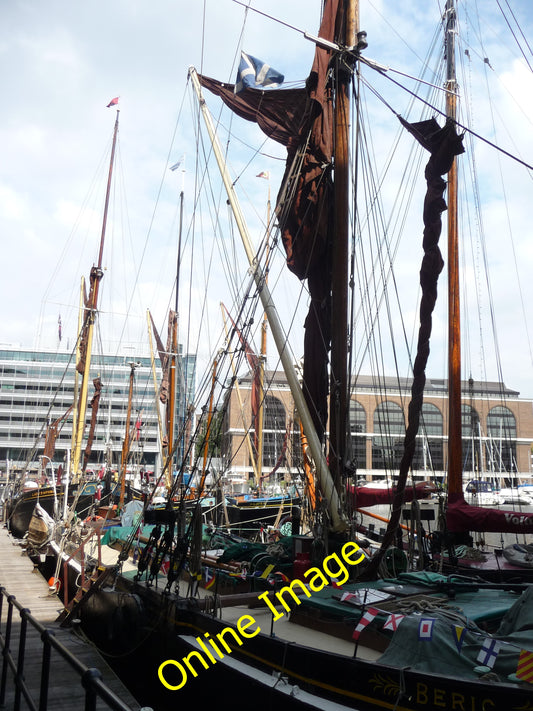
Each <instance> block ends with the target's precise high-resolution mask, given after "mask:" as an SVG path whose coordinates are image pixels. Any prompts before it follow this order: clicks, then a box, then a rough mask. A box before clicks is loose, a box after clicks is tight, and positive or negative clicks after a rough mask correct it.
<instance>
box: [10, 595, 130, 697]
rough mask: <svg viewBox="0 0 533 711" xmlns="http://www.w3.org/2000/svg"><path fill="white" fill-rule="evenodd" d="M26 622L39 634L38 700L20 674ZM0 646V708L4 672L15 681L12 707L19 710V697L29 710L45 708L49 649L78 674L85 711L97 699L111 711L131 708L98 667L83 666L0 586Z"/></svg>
mask: <svg viewBox="0 0 533 711" xmlns="http://www.w3.org/2000/svg"><path fill="white" fill-rule="evenodd" d="M4 599H6V600H7V605H8V609H7V618H6V624H5V631H4V632H3V631H2V624H1V623H2V619H3V614H2V613H3V605H4ZM15 608H16V609H17V610H18V611H19V613H20V633H19V636H18V652H17V655H16V658H15V656H14V654H12V653H11V645H12V632H13V610H14V609H15ZM28 623H29V624H30V625H31V626H32V627H33V628H34V629H35V630H37V632H38V633H39V634H40V637H41V642H42V662H41V680H40V690H39V700H38V701H36V700H35V699H34V698H33V697H32V696H31V694H30V691H29V687H28V684H27V683H26V679H25V676H24V662H25V656H26V636H27V629H28ZM0 646H1V649H2V657H3V660H2V676H1V677H0V709H4V708H5V702H6V691H7V684H8V673H9V672H11V674H12V677H10V679H11V683H14V684H15V692H14V701H13V706H12V708H13V710H14V711H19V710H20V709H21V703H22V699H24V701H25V702H26V704H27V707H28V708H29V709H31V711H46V710H47V709H48V702H49V689H50V684H49V682H50V663H51V658H52V649H54V650H55V651H56V652H57V653H58V654H59V655H60V656H61V657H62V658H63V659H64V660H65V661H66V662H67V663H68V664H69V665H70V667H71V668H72V669H73V670H74V672H75V673H76V674H77V675H78V676H79V683H80V685H81V686H83V688H84V689H85V706H84V709H85V711H95V709H96V703H97V700H98V699H100V700H102V701H103V702H104V703H105V704H106V705H107V707H108V708H109V709H112V710H113V711H132V707H131V706H129V705H128V704H126V703H124V702H123V701H122V700H121V699H120V698H119V697H118V696H117V695H116V694H115V693H114V692H113V691H112V690H111V689H110V688H109V687H108V686H107V685H106V684H105V682H104V681H103V679H102V674H101V672H100V671H99V670H98V669H95V668H89V667H87V666H85V664H83V663H82V662H80V660H79V659H78V658H77V657H76V656H75V655H74V654H72V652H70V651H69V650H68V649H67V648H66V647H65V646H64V645H63V644H62V643H61V642H60V641H59V640H57V639H56V638H55V636H54V631H53V630H52V629H47V628H45V627H43V625H41V624H40V622H38V621H37V620H36V619H35V618H34V617H33V616H32V615H31V613H30V611H29V610H28V609H27V608H24V607H22V605H21V604H20V603H19V602H17V600H16V598H15V596H14V595H9V594H8V592H7V590H6V589H5V588H4V587H0Z"/></svg>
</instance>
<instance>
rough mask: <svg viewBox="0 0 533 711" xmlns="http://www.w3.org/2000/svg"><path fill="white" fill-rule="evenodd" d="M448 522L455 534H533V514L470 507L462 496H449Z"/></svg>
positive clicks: (449, 527) (450, 529) (449, 528)
mask: <svg viewBox="0 0 533 711" xmlns="http://www.w3.org/2000/svg"><path fill="white" fill-rule="evenodd" d="M446 522H447V525H448V530H449V531H453V532H461V531H490V532H495V533H533V513H524V512H523V511H503V510H500V509H490V508H484V507H481V506H470V505H469V504H467V503H466V501H465V500H464V497H463V495H462V494H455V495H454V494H450V495H449V498H448V511H447V514H446Z"/></svg>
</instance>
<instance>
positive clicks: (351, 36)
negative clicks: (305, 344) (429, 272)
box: [329, 0, 359, 488]
mask: <svg viewBox="0 0 533 711" xmlns="http://www.w3.org/2000/svg"><path fill="white" fill-rule="evenodd" d="M358 27H359V0H342V1H341V2H340V3H339V10H338V16H337V28H338V30H337V31H338V32H341V33H342V35H341V36H339V38H338V41H339V44H341V45H344V46H346V47H353V46H354V45H355V40H356V36H357V32H358ZM343 59H344V58H343V56H342V54H340V55H339V56H338V59H337V67H336V78H335V82H336V87H335V114H334V121H335V124H334V131H335V149H334V187H335V203H334V204H335V208H334V209H335V218H334V235H333V247H332V249H333V251H332V294H331V334H332V335H331V375H330V411H329V422H330V425H329V427H330V447H329V462H330V471H331V474H332V476H333V478H334V480H335V483H336V486H337V488H340V483H341V478H342V471H343V467H344V460H345V455H346V412H347V393H348V373H347V368H348V363H347V360H348V347H347V343H348V242H349V190H350V165H349V132H350V79H351V71H349V67H347V66H344V65H343Z"/></svg>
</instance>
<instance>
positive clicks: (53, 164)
mask: <svg viewBox="0 0 533 711" xmlns="http://www.w3.org/2000/svg"><path fill="white" fill-rule="evenodd" d="M252 4H253V6H254V7H256V8H258V9H260V10H262V11H264V12H266V13H268V14H270V15H272V16H275V17H278V18H279V19H281V20H283V21H284V22H285V23H287V24H288V25H292V26H293V27H295V28H298V29H301V30H308V31H310V32H315V31H316V30H317V27H318V18H319V9H320V2H319V0H291V2H282V1H281V0H268V2H267V0H263V1H261V0H253V3H252ZM360 5H361V27H362V28H363V29H365V30H367V31H368V40H369V48H368V50H367V56H369V57H372V58H375V59H377V60H378V61H380V62H382V63H384V64H386V65H389V66H392V67H394V68H398V69H402V70H405V71H407V73H412V74H418V73H419V71H420V68H421V66H422V64H423V61H424V57H425V55H426V52H427V49H428V46H429V43H430V40H431V37H432V36H433V34H434V32H435V30H436V27H437V23H438V20H439V16H440V11H441V9H442V6H443V2H442V1H439V0H405V1H404V2H402V3H398V2H397V0H368V1H367V0H361V3H360ZM460 5H461V8H460V9H461V10H462V9H463V6H465V9H466V11H467V13H468V14H466V15H464V18H465V19H464V25H462V26H461V29H462V30H463V29H464V30H465V31H466V33H467V34H466V35H465V37H466V40H465V41H466V42H467V43H468V44H465V45H462V49H461V51H462V55H461V56H462V59H461V63H463V64H464V63H465V62H466V65H465V68H466V71H467V74H470V75H471V77H472V76H477V74H475V73H476V72H479V77H480V79H479V80H473V81H472V84H473V87H474V89H476V91H479V93H481V90H482V89H485V88H487V87H489V88H490V89H491V92H492V101H493V103H492V108H491V109H489V108H485V107H483V108H479V109H478V108H477V104H474V103H472V104H471V105H469V104H466V105H465V107H464V111H465V112H467V111H468V112H471V114H472V118H473V119H474V124H475V128H476V130H477V131H478V132H479V133H480V134H481V135H484V136H485V135H486V136H487V137H490V138H491V140H496V141H497V142H498V143H499V144H500V145H502V146H504V147H505V149H506V150H508V151H509V152H511V153H517V154H518V153H519V154H520V155H521V157H522V158H523V159H524V160H525V161H526V162H527V163H529V164H533V140H532V136H533V130H532V125H531V123H532V120H533V98H532V97H533V83H532V72H531V68H530V67H529V66H528V64H527V61H526V60H525V59H524V58H523V57H520V53H519V50H518V48H517V46H516V44H515V42H514V40H513V39H512V38H510V35H509V33H508V28H507V27H506V24H505V21H504V19H503V17H502V15H501V14H500V11H499V8H498V3H497V2H496V0H494V1H493V0H483V2H479V1H478V2H474V1H470V2H467V3H460ZM500 5H501V6H502V7H504V8H505V9H506V10H508V8H509V7H510V8H512V10H513V13H514V17H515V18H516V20H517V21H518V22H519V25H520V27H521V28H522V30H523V32H524V34H525V36H526V37H527V38H528V39H530V40H533V5H532V4H531V2H530V0H500ZM478 13H479V15H482V14H483V17H479V18H478ZM244 17H245V10H244V8H243V7H242V6H241V5H239V4H237V3H235V2H233V1H232V0H205V2H203V0H193V1H192V2H184V1H183V0H157V1H156V2H151V3H146V2H141V1H140V0H113V1H111V2H110V1H109V0H93V1H92V2H90V3H83V4H81V3H73V2H67V0H48V1H47V2H46V3H39V2H35V0H10V2H4V3H2V4H1V7H0V62H1V65H2V78H3V81H2V98H1V104H2V112H1V114H0V146H1V150H2V160H1V161H0V233H1V235H2V246H3V259H2V264H3V270H2V277H1V281H0V293H1V296H2V298H1V300H0V323H1V332H0V342H2V343H10V344H17V345H21V346H24V347H32V346H34V345H42V346H46V347H51V348H54V347H56V346H57V320H58V316H59V314H61V318H62V323H63V343H62V346H63V347H65V345H66V343H65V340H66V339H70V342H71V344H72V340H73V337H74V333H75V323H76V309H77V302H78V296H77V290H78V286H79V280H80V277H81V275H82V274H85V275H88V271H89V268H90V266H91V264H92V262H93V260H94V259H95V257H96V250H97V243H98V239H99V234H100V219H101V217H100V215H101V208H102V204H103V192H102V191H103V189H104V187H105V171H106V168H105V161H106V159H107V151H108V149H109V142H110V138H111V133H112V128H113V122H114V116H115V112H114V109H107V108H106V104H107V103H108V102H109V100H110V99H112V98H113V97H115V96H120V109H121V114H120V122H121V128H120V150H119V160H118V164H117V175H118V186H119V188H120V190H119V188H117V193H116V195H114V197H113V205H112V208H113V210H116V211H119V208H118V204H119V202H120V205H121V207H120V212H121V223H122V224H123V225H125V227H122V228H121V230H120V231H119V230H118V228H116V227H115V226H114V225H115V223H114V221H113V220H111V221H110V230H109V232H110V235H109V239H110V242H109V241H108V244H111V246H109V247H107V248H106V250H107V251H106V256H105V258H104V262H105V266H106V276H105V279H104V282H103V288H102V290H103V295H102V298H103V309H104V311H107V312H109V313H110V312H113V313H116V314H117V320H116V321H113V322H112V326H111V329H110V330H111V331H112V338H111V341H112V342H113V345H112V346H111V347H113V348H114V347H118V346H117V343H118V340H119V339H120V337H121V329H122V326H121V325H120V323H121V321H120V318H121V317H122V315H123V314H124V313H125V311H126V310H127V309H130V310H131V311H132V313H133V314H134V319H136V321H135V324H136V325H135V329H136V331H135V335H133V336H132V335H131V334H128V338H129V339H130V340H132V341H133V340H138V341H141V340H142V339H143V338H145V337H144V336H142V335H141V334H142V333H143V332H144V333H145V332H146V330H145V326H144V313H145V310H146V309H147V308H150V309H152V310H153V312H154V315H155V319H156V322H157V323H158V325H159V326H161V325H162V323H163V319H164V312H165V309H166V307H167V305H168V303H169V302H170V301H171V300H172V298H173V297H172V294H171V290H172V283H171V282H172V278H173V277H172V269H173V260H174V259H175V256H174V255H175V241H176V220H177V195H178V192H179V190H180V188H181V186H182V183H181V181H182V179H184V181H185V182H184V183H183V184H184V185H185V192H186V196H187V195H190V196H192V194H193V192H194V185H193V178H194V161H195V158H194V150H195V148H194V144H193V143H192V142H191V137H192V134H190V133H188V132H187V130H186V129H185V128H184V127H183V126H184V124H183V120H182V119H183V116H184V114H185V112H187V111H190V97H189V94H188V93H187V92H186V90H185V87H186V82H187V69H188V67H189V65H195V66H197V67H198V68H199V69H203V71H204V73H206V74H208V75H211V76H216V77H217V78H220V79H222V80H225V81H232V80H233V79H234V76H235V62H236V56H237V54H238V52H239V51H240V49H241V48H242V49H244V50H246V51H248V52H250V53H251V54H255V55H256V56H258V57H261V58H263V59H265V60H268V61H269V62H270V63H271V64H272V65H273V66H274V67H276V68H278V69H279V70H280V71H282V72H283V73H284V74H285V75H286V78H287V80H288V81H296V80H302V79H304V78H305V76H306V74H307V72H308V69H309V66H310V63H311V59H312V54H313V46H312V45H311V43H310V42H309V41H307V40H305V39H304V38H303V36H302V35H301V34H300V33H299V32H297V31H296V30H294V29H290V28H288V27H286V26H283V25H280V24H276V23H275V22H273V21H272V20H269V19H267V18H264V17H261V16H259V15H255V14H254V13H252V12H249V13H248V17H247V20H246V23H245V24H243V21H244ZM508 17H511V15H510V14H508ZM478 19H479V21H480V23H481V27H482V32H481V31H480V30H478V29H477V23H478ZM513 29H514V31H515V34H516V35H517V37H518V38H519V39H520V41H521V43H522V46H523V47H524V48H525V51H526V52H528V51H529V54H528V55H527V59H528V61H529V62H530V64H531V63H533V57H532V56H531V51H530V50H528V49H527V44H526V43H525V42H524V40H523V39H522V38H520V36H519V29H518V26H514V27H513ZM480 41H482V42H483V45H482V47H481V46H480V45H479V42H480ZM465 48H469V50H470V51H469V56H468V61H466V60H465V55H464V49H465ZM485 57H486V58H487V59H488V64H487V63H486V62H484V59H485ZM397 78H398V79H399V77H397ZM402 81H405V83H406V84H409V80H402ZM409 85H410V86H413V85H412V83H411V84H409ZM387 86H388V87H389V88H386V87H387ZM380 88H381V89H382V90H383V91H384V92H390V95H391V96H396V97H398V95H394V94H393V89H392V88H391V87H390V84H387V82H384V81H383V80H381V84H380ZM387 96H388V94H387ZM397 100H398V104H397V105H396V106H395V108H396V109H397V110H398V111H403V110H404V109H405V108H406V107H407V104H408V96H407V95H406V94H405V95H403V96H402V98H398V99H397ZM215 105H216V104H215ZM485 106H488V105H485ZM491 112H492V113H491ZM371 117H372V120H373V121H374V124H375V129H376V134H377V135H378V136H379V138H378V141H377V144H378V147H381V145H385V144H386V142H387V141H388V140H389V133H391V135H392V134H393V133H396V131H397V124H396V122H391V126H392V131H391V132H390V131H388V129H387V128H386V124H385V122H384V117H383V115H382V114H380V113H376V114H372V113H371ZM411 118H412V119H413V120H414V119H415V118H416V113H415V114H413V116H412V117H411ZM504 123H505V125H507V126H508V129H505V130H501V131H500V128H501V127H502V126H503V125H504ZM493 126H497V127H498V133H497V135H496V134H494V135H492V132H493ZM232 128H233V131H234V132H237V133H238V134H239V133H240V134H241V136H242V138H243V141H244V140H245V139H246V140H247V139H248V138H249V137H253V135H254V134H253V131H252V129H250V128H249V127H243V128H239V127H238V126H237V127H236V125H233V127H232ZM475 151H476V160H477V169H478V171H479V174H480V177H481V185H482V189H483V193H482V194H481V196H480V199H481V201H483V202H485V201H487V200H488V199H490V203H489V204H488V209H489V213H488V217H485V218H484V219H485V223H484V226H485V229H486V230H487V231H488V233H489V235H488V238H487V253H486V254H485V255H484V254H482V253H480V254H478V255H474V261H476V260H477V263H482V262H483V261H487V262H488V263H490V264H491V266H495V267H496V269H497V273H496V276H495V277H494V276H493V277H492V278H493V281H492V282H491V289H492V291H493V296H494V298H495V302H497V304H498V306H497V307H494V308H495V314H494V320H495V322H496V326H497V328H498V329H501V331H499V332H500V333H502V334H503V335H500V337H499V346H500V349H501V351H502V370H503V379H504V380H505V382H506V384H507V385H508V386H510V387H512V388H514V389H517V390H520V392H521V394H522V395H523V396H526V397H533V378H532V377H531V372H532V362H531V351H530V344H529V343H528V342H527V339H525V338H524V333H525V331H526V329H527V328H529V335H530V338H531V337H533V317H532V315H531V314H532V306H531V304H532V303H533V290H532V282H533V280H532V278H531V275H532V274H533V239H532V235H531V227H530V225H531V219H530V217H528V210H529V209H530V205H531V202H532V199H531V197H532V195H533V189H532V188H533V185H532V182H531V173H530V172H529V173H528V171H527V170H526V169H524V168H523V167H522V166H519V165H518V164H514V163H512V162H510V161H508V160H506V159H505V158H503V157H502V158H501V161H502V162H501V163H500V158H498V157H497V156H496V154H495V152H494V151H493V150H492V149H490V148H489V147H488V146H486V145H485V144H482V143H481V142H479V141H477V142H475ZM264 153H266V154H268V155H267V156H263V155H261V156H256V157H255V158H254V159H253V163H252V164H251V167H250V169H249V170H248V172H247V171H246V170H243V171H242V175H241V178H240V180H241V181H242V183H244V181H245V179H246V180H248V179H251V178H252V177H255V175H256V174H257V172H259V170H262V169H267V170H269V171H270V172H271V175H272V180H271V187H272V192H273V195H275V192H276V191H277V184H276V182H275V179H276V177H278V178H279V175H280V174H281V170H282V163H281V161H279V160H278V161H276V160H275V159H271V158H269V157H268V156H270V155H273V156H277V157H281V156H282V154H283V150H282V149H280V148H279V147H272V148H271V149H265V150H264ZM182 155H185V163H184V165H185V168H186V171H187V172H186V173H185V174H184V177H183V174H180V172H179V171H177V172H176V173H170V172H169V170H168V166H169V164H172V163H174V162H175V161H177V160H178V159H179V158H180V157H181V156H182ZM236 160H237V162H238V165H239V166H242V165H243V164H245V161H246V160H247V159H246V158H244V157H243V158H240V159H239V152H238V151H237V154H236ZM239 160H240V161H241V162H240V163H239ZM102 176H104V179H102ZM257 182H258V181H256V183H254V184H253V186H252V187H250V188H249V192H251V193H252V199H254V198H255V199H256V200H258V201H260V202H263V201H265V200H266V185H265V184H262V185H258V184H257ZM259 182H260V181H259ZM502 183H503V185H504V186H505V187H506V193H507V194H506V198H507V201H508V207H506V203H505V202H504V201H503V198H502V197H501V196H500V195H501V194H500V185H501V184H502ZM119 192H120V195H119ZM88 196H89V197H88ZM115 203H116V205H115ZM122 205H124V207H122ZM192 210H193V208H192V206H191V205H190V204H189V205H188V206H187V208H186V211H187V213H188V218H187V219H190V216H191V214H192ZM258 212H260V211H258ZM259 221H260V218H259V217H258V216H257V215H255V216H252V224H255V225H256V228H257V224H258V223H259ZM508 223H511V224H512V238H510V237H507V236H504V234H506V232H507V227H508ZM257 229H259V228H257ZM498 242H499V243H500V247H501V248H498V246H497V245H498ZM409 253H410V250H409V249H408V250H407V254H406V255H404V256H405V257H406V261H404V262H400V263H399V264H398V270H399V274H405V275H406V277H407V280H408V281H411V282H413V280H415V281H416V279H417V277H416V276H414V275H416V274H417V271H418V267H417V266H415V268H414V270H413V276H409V275H408V272H409V271H410V270H411V269H413V267H412V262H410V261H409V259H408V257H409ZM416 259H417V260H418V257H417V258H416ZM116 264H118V267H116ZM121 266H122V271H121V269H120V267H121ZM112 274H113V278H111V275H112ZM466 274H467V277H466V278H467V280H469V281H470V283H472V284H473V283H475V282H476V281H477V280H479V281H482V280H483V279H484V277H482V276H481V275H480V274H477V273H476V272H475V271H469V270H468V268H467V271H466ZM134 286H135V287H138V288H135V289H134V288H133V287H134ZM441 288H442V287H441ZM133 291H134V292H135V297H134V298H133V300H132V299H131V293H132V292H133ZM482 310H483V311H485V312H486V311H487V310H489V311H490V308H489V307H488V306H485V305H483V307H482ZM484 315H485V317H486V316H487V314H486V313H485V314H484ZM436 322H437V326H438V325H441V326H442V324H441V321H440V318H437V320H436ZM472 328H473V329H474V327H472ZM472 338H474V335H473V334H472ZM476 358H477V356H474V357H473V360H475V359H476ZM468 367H470V364H469V365H468ZM429 370H431V367H430V368H429ZM431 374H432V375H433V377H445V373H443V372H442V371H441V369H440V367H435V369H434V371H433V372H432V373H431ZM468 375H469V373H468V372H467V373H466V377H468ZM487 376H488V378H489V379H496V378H497V377H498V373H497V371H494V370H489V372H488V373H487ZM476 377H479V376H477V375H476Z"/></svg>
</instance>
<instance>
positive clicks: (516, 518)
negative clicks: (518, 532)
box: [505, 513, 533, 526]
mask: <svg viewBox="0 0 533 711" xmlns="http://www.w3.org/2000/svg"><path fill="white" fill-rule="evenodd" d="M505 520H506V521H507V523H514V524H515V525H516V524H518V525H519V526H533V516H531V515H529V516H528V515H526V514H520V515H519V514H515V513H506V514H505Z"/></svg>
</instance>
